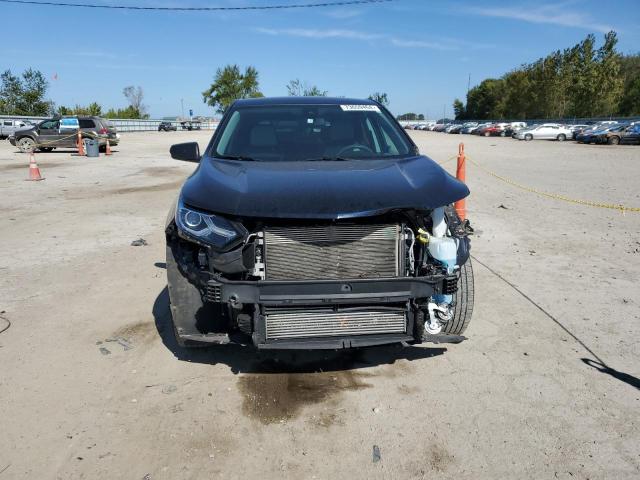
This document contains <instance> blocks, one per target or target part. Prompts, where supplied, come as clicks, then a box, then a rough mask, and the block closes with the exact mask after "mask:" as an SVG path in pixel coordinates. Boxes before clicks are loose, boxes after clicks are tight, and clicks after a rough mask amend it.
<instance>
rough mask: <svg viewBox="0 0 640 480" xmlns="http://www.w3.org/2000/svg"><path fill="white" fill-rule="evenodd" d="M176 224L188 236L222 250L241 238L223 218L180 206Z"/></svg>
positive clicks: (180, 204)
mask: <svg viewBox="0 0 640 480" xmlns="http://www.w3.org/2000/svg"><path fill="white" fill-rule="evenodd" d="M176 223H177V224H178V228H179V229H180V230H181V231H182V232H183V233H185V234H186V235H188V236H191V237H194V238H195V239H198V240H200V241H202V242H205V243H208V244H211V245H213V246H214V247H218V248H222V247H224V246H225V245H227V244H229V243H231V242H232V241H233V240H235V239H237V238H238V237H239V236H240V233H239V232H238V231H237V230H236V229H235V228H234V226H233V225H232V224H231V222H229V221H228V220H226V219H225V218H223V217H219V216H217V215H212V214H208V213H204V212H198V211H196V210H193V209H191V208H188V207H185V206H184V205H183V204H182V202H180V203H179V204H178V209H177V215H176Z"/></svg>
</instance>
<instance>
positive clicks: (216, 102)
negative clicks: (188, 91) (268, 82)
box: [202, 65, 263, 113]
mask: <svg viewBox="0 0 640 480" xmlns="http://www.w3.org/2000/svg"><path fill="white" fill-rule="evenodd" d="M262 96H263V95H262V93H260V90H259V83H258V71H257V70H256V69H255V68H254V67H247V68H246V69H245V71H244V73H241V72H240V67H238V65H227V66H225V67H224V68H218V70H217V71H216V76H215V78H214V80H213V83H212V84H211V86H210V87H209V88H208V89H206V90H205V91H204V92H202V99H203V101H204V103H206V104H207V105H209V106H211V107H214V108H215V109H216V110H217V111H218V113H224V112H225V111H226V110H227V108H229V106H230V105H231V104H232V103H233V102H234V101H235V100H238V99H241V98H253V97H262Z"/></svg>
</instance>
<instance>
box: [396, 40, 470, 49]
mask: <svg viewBox="0 0 640 480" xmlns="http://www.w3.org/2000/svg"><path fill="white" fill-rule="evenodd" d="M391 44H392V45H395V46H396V47H404V48H429V49H431V50H458V48H459V47H457V46H455V45H450V44H449V45H446V44H443V43H438V42H425V41H422V40H404V39H402V38H395V37H392V38H391Z"/></svg>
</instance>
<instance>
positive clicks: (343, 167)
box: [181, 156, 469, 219]
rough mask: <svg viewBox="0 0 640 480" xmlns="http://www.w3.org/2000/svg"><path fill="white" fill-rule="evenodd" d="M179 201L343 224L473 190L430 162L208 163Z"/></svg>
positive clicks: (452, 199)
mask: <svg viewBox="0 0 640 480" xmlns="http://www.w3.org/2000/svg"><path fill="white" fill-rule="evenodd" d="M181 195H182V199H183V201H184V203H185V204H187V205H191V206H193V207H195V208H200V209H203V210H208V211H211V212H216V213H222V214H227V215H233V216H240V217H263V218H301V219H302V218H322V219H339V218H350V217H363V216H372V215H378V214H382V213H384V212H387V211H390V210H396V209H432V208H436V207H441V206H444V205H448V204H450V203H453V202H455V201H456V200H460V199H462V198H464V197H466V196H467V195H469V189H468V188H467V186H466V185H465V184H464V183H462V182H460V181H458V180H456V179H455V178H454V177H452V176H451V175H449V174H448V173H447V172H446V171H445V170H444V169H443V168H442V167H440V165H438V164H437V163H435V162H434V161H433V160H431V159H430V158H427V157H425V156H415V157H410V158H404V159H400V160H389V159H386V160H382V159H380V160H348V161H316V162H261V161H257V162H250V161H235V160H220V159H212V158H210V157H207V156H205V157H203V158H202V160H201V162H200V166H199V167H198V169H197V170H196V171H195V172H194V173H193V175H192V176H191V177H189V178H188V179H187V181H186V182H185V184H184V186H183V187H182V193H181Z"/></svg>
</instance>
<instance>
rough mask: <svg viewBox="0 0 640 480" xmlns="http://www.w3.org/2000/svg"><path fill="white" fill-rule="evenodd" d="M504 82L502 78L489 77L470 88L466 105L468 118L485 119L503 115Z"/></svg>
mask: <svg viewBox="0 0 640 480" xmlns="http://www.w3.org/2000/svg"><path fill="white" fill-rule="evenodd" d="M503 83H504V82H503V80H501V79H496V78H488V79H486V80H483V81H482V82H480V85H478V86H476V87H473V88H472V89H471V90H469V93H468V94H467V107H466V116H467V118H473V119H475V120H485V119H490V118H496V119H497V118H500V117H502V112H501V111H500V110H501V109H500V108H499V107H500V105H501V99H502V95H503V93H504V91H503V89H504V86H503Z"/></svg>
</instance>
